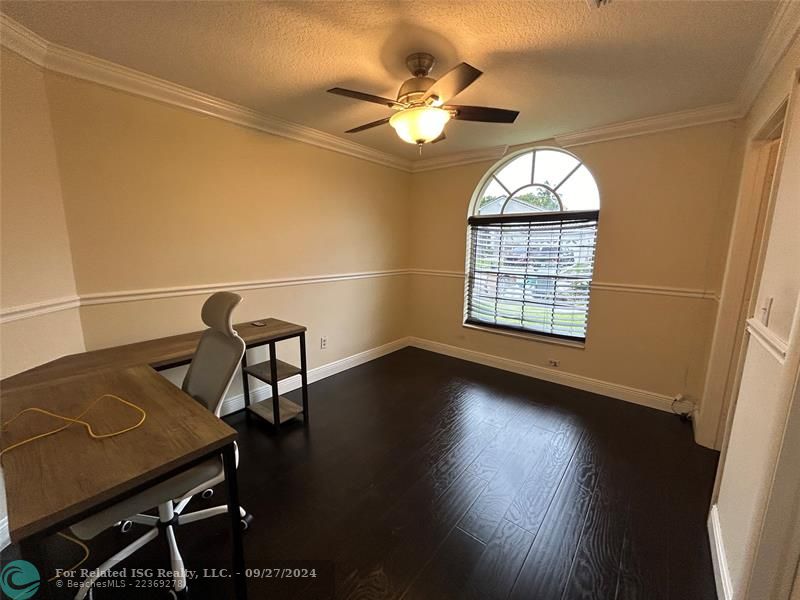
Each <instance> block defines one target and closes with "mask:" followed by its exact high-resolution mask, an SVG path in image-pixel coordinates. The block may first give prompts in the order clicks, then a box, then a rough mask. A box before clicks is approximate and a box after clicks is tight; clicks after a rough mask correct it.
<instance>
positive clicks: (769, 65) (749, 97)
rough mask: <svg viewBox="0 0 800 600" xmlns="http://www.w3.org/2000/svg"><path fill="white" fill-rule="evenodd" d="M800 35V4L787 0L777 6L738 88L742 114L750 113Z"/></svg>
mask: <svg viewBox="0 0 800 600" xmlns="http://www.w3.org/2000/svg"><path fill="white" fill-rule="evenodd" d="M798 33H800V2H797V1H796V0H788V1H784V2H781V3H780V4H778V7H777V8H776V9H775V14H774V15H773V16H772V20H771V21H770V24H769V27H768V28H767V32H766V34H765V35H764V37H763V39H762V41H761V45H760V46H759V49H758V52H757V53H756V56H755V58H754V59H753V62H752V63H750V67H749V68H748V70H747V75H746V76H745V78H744V82H743V83H742V87H741V88H740V89H739V95H738V97H737V100H736V101H737V104H738V105H739V108H740V109H741V111H742V113H743V114H746V113H747V112H749V110H750V107H751V106H752V105H753V102H754V101H755V99H756V97H757V96H758V93H759V92H760V91H761V88H762V87H763V86H764V84H765V83H766V81H767V77H769V75H770V73H772V70H773V69H774V68H775V65H776V64H778V61H779V60H780V59H781V58H783V55H784V54H786V51H787V50H788V49H789V46H790V45H791V43H792V42H793V41H794V39H795V38H796V37H797V35H798Z"/></svg>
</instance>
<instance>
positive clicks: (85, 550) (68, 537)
mask: <svg viewBox="0 0 800 600" xmlns="http://www.w3.org/2000/svg"><path fill="white" fill-rule="evenodd" d="M56 535H60V536H61V537H62V538H64V539H65V540H69V541H70V542H72V543H74V544H78V546H80V547H81V549H82V550H83V558H82V559H80V560H79V561H78V562H76V563H75V564H74V565H72V566H71V567H70V568H69V569H67V570H66V571H62V572H61V575H53V576H52V577H51V578H50V579H48V580H47V583H50V582H53V581H55V580H56V579H60V578H61V577H63V576H64V575H65V574H66V573H71V572H73V571H77V570H78V567H80V566H81V565H82V564H83V563H85V562H86V561H87V559H88V558H89V547H88V546H87V545H86V544H84V543H83V542H82V541H80V540H79V539H77V538H74V537H72V536H71V535H67V534H66V533H61V532H60V531H59V532H58V533H57V534H56Z"/></svg>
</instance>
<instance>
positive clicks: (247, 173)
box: [2, 52, 409, 375]
mask: <svg viewBox="0 0 800 600" xmlns="http://www.w3.org/2000/svg"><path fill="white" fill-rule="evenodd" d="M7 54H8V56H9V57H10V58H9V62H8V65H9V66H7V65H6V63H5V62H4V64H3V67H4V69H3V72H2V79H3V89H4V90H10V89H13V90H15V98H17V97H19V99H20V104H23V100H25V99H27V98H29V97H31V96H35V98H36V100H37V101H41V102H42V103H46V102H47V101H49V104H50V111H49V112H50V114H51V116H52V123H53V125H52V129H51V128H50V121H49V118H48V119H47V128H48V129H47V133H48V136H49V137H48V138H47V141H48V143H49V146H48V148H47V153H43V152H39V151H37V150H36V149H35V148H34V149H31V150H30V155H29V156H26V157H23V158H20V159H18V162H17V163H14V164H11V163H10V162H8V161H6V157H5V155H4V163H3V165H4V169H8V171H9V172H11V171H13V172H14V175H15V179H18V180H20V181H27V180H29V179H36V178H34V177H31V175H32V174H31V173H30V171H31V169H34V168H42V167H41V165H39V162H40V161H44V160H46V166H47V167H48V168H49V169H50V172H51V173H52V177H51V179H52V181H51V183H52V185H51V188H52V189H53V191H54V193H53V195H52V196H51V197H48V198H45V199H46V200H48V201H49V202H50V203H51V204H52V206H48V209H52V210H53V211H55V212H57V216H58V218H59V219H60V221H59V223H60V226H61V231H60V232H57V233H60V235H61V237H60V238H59V237H58V236H57V235H55V234H54V233H52V232H51V231H49V230H48V231H42V235H41V236H36V235H35V233H36V232H37V229H39V228H41V223H40V222H39V220H40V219H41V218H42V217H43V216H44V217H45V218H47V217H49V216H50V215H49V213H47V214H44V215H43V212H44V211H43V210H42V208H41V207H32V208H35V210H30V211H27V212H25V213H24V214H25V215H26V216H27V218H28V219H29V220H28V221H22V220H21V219H20V218H17V219H16V220H13V221H12V220H11V219H8V220H6V219H5V218H4V233H5V230H6V228H8V231H9V236H8V239H7V242H8V246H9V247H10V248H11V249H12V250H13V252H14V253H16V255H18V256H23V257H25V256H29V255H30V256H34V257H36V256H40V257H42V262H43V263H44V264H47V266H48V267H52V266H53V265H55V264H56V258H57V259H61V260H62V261H68V265H69V272H65V271H64V270H63V269H62V268H58V269H53V271H54V272H55V273H56V274H58V275H61V276H63V279H64V280H65V283H64V285H65V286H66V289H62V288H61V287H58V286H56V285H55V283H60V281H59V282H53V285H51V286H50V287H49V288H47V287H42V288H41V292H40V288H39V287H36V288H34V289H29V290H24V289H19V290H18V288H21V287H23V286H24V285H25V284H29V285H33V284H37V285H38V284H39V279H38V278H37V277H38V269H39V268H40V265H38V264H33V265H28V264H25V265H24V266H25V267H26V268H25V269H24V270H23V269H21V268H20V269H17V270H12V269H10V268H8V267H6V263H5V261H6V258H7V254H6V251H5V248H6V246H5V245H4V253H3V259H4V269H3V284H4V291H6V290H5V288H12V286H13V291H18V293H17V296H16V297H15V299H16V300H15V301H16V302H17V303H19V302H21V301H27V302H31V301H35V300H39V299H52V298H55V297H60V296H63V295H65V294H67V293H69V294H72V295H74V294H75V291H76V287H77V291H78V293H79V294H80V295H81V296H83V297H86V296H87V294H89V295H91V294H103V295H105V294H113V293H115V292H120V291H131V290H154V289H155V290H159V291H160V292H162V293H164V294H166V295H168V296H169V295H170V294H173V295H174V297H167V298H161V299H157V300H144V301H137V302H113V303H112V302H109V303H103V304H100V305H91V306H82V307H81V308H80V309H79V312H80V323H79V324H78V331H80V330H81V325H82V332H83V335H84V336H85V340H86V348H88V349H93V348H99V347H104V346H109V345H115V344H121V343H126V342H131V341H135V340H139V339H147V338H152V337H158V336H162V335H169V334H172V333H178V332H182V331H187V330H191V329H198V328H200V327H201V325H202V324H201V323H200V321H199V307H200V305H201V303H202V300H203V299H204V297H205V295H202V294H201V295H193V296H183V295H175V294H174V292H175V291H176V290H175V289H174V288H176V287H182V286H203V285H209V284H211V285H215V284H221V283H223V284H224V283H232V282H252V281H270V280H276V279H287V278H298V277H304V276H316V275H331V274H353V273H364V272H381V271H392V270H396V269H399V268H401V267H403V266H404V265H405V264H406V262H407V256H406V255H407V245H406V244H407V238H408V236H407V225H408V219H407V209H406V205H405V198H406V197H407V194H408V185H409V176H408V174H405V173H402V172H399V171H396V170H392V169H389V168H386V167H382V166H378V165H373V164H371V163H367V162H364V161H361V160H357V159H354V158H350V157H347V156H343V155H341V154H337V153H334V152H330V151H326V150H322V149H318V148H315V147H312V146H308V145H305V144H301V143H297V142H293V141H289V140H286V139H283V138H279V137H275V136H270V135H266V134H264V133H261V132H257V131H254V130H251V129H247V128H244V127H239V126H236V125H233V124H230V123H227V122H224V121H220V120H218V119H213V118H209V117H206V116H203V115H199V114H195V113H192V112H189V111H185V110H182V109H179V108H175V107H171V106H168V105H165V104H161V103H158V102H154V101H150V100H146V99H143V98H140V97H137V96H133V95H129V94H126V93H122V92H118V91H114V90H111V89H109V88H105V87H102V86H99V85H96V84H92V83H88V82H83V81H80V80H77V79H73V78H69V77H64V76H61V75H57V74H54V73H47V74H46V75H45V76H44V78H43V77H42V73H41V72H40V71H38V70H37V69H36V68H35V67H33V66H32V65H30V64H29V63H26V62H24V61H22V60H21V59H19V58H17V57H16V56H15V55H14V54H12V53H10V52H8V53H7ZM25 77H28V78H31V77H36V82H37V84H38V87H37V88H36V90H31V89H27V88H23V87H22V86H19V85H17V83H18V81H21V82H24V81H25V79H24V78H25ZM45 86H46V92H47V93H46V97H45V93H44V92H45ZM37 94H38V95H37ZM6 96H7V94H5V93H4V95H3V105H4V117H5V116H6V111H5V109H6V107H7V106H10V105H11V101H10V100H7V98H6ZM8 96H10V94H8ZM42 114H43V115H44V116H45V117H46V116H47V114H48V110H47V106H46V105H43V107H42ZM4 121H5V119H4ZM7 121H8V122H11V121H13V122H14V130H13V131H10V133H9V137H8V138H7V137H6V129H5V128H4V130H3V136H4V138H3V143H4V145H5V144H8V145H10V143H11V140H12V138H11V136H12V135H14V134H16V132H20V133H19V135H30V131H31V130H34V129H33V128H34V124H31V123H29V122H27V121H24V120H23V119H22V118H21V117H20V116H19V115H18V114H10V113H9V118H8V120H7ZM52 131H54V132H55V140H56V144H55V145H56V147H57V151H58V152H57V158H58V161H56V153H55V151H54V149H53V140H52V137H53V136H52ZM19 146H21V147H24V144H19ZM56 162H57V163H58V167H60V178H59V170H58V168H57V167H56ZM9 179H10V178H4V181H3V183H4V193H3V198H4V202H3V210H4V217H5V211H6V208H7V207H8V209H9V210H15V211H19V212H22V211H23V209H25V208H27V206H26V205H27V203H28V200H27V198H26V197H24V196H23V195H22V193H13V194H7V193H6V184H7V183H8V182H9ZM17 187H19V186H17ZM62 190H63V206H62ZM40 195H43V194H40ZM65 214H66V224H67V225H68V228H69V232H70V236H71V244H72V252H71V253H70V249H69V245H68V242H67V238H66V231H67V227H66V226H65V223H64V219H65ZM12 236H15V237H12ZM5 241H6V240H4V242H5ZM56 243H60V244H61V245H60V246H56ZM42 248H44V251H45V252H51V253H53V254H54V256H55V257H56V258H53V257H50V256H42ZM37 252H38V255H37ZM9 254H10V253H9ZM73 260H74V265H75V268H74V278H73V273H72V263H73ZM18 262H19V261H18ZM62 287H63V286H62ZM234 287H235V286H234ZM405 290H406V285H405V276H404V275H387V276H378V275H376V276H372V277H367V278H363V279H345V280H343V281H335V282H328V283H321V284H313V285H303V286H297V285H288V286H282V287H267V288H264V289H253V290H247V291H244V292H242V295H243V297H244V302H243V304H242V305H241V306H240V308H239V309H238V312H237V315H236V317H237V318H240V319H250V318H253V319H254V318H258V317H263V316H267V315H275V316H278V317H281V318H285V319H289V320H294V321H297V322H300V323H303V324H306V325H307V326H308V327H309V338H310V342H309V362H310V365H311V366H312V367H313V366H318V365H320V364H324V363H329V362H332V361H335V360H338V359H340V358H343V357H346V356H350V355H353V354H357V353H358V352H362V351H364V350H367V349H370V348H374V347H377V346H380V345H382V344H385V343H387V342H389V341H393V340H396V339H398V338H399V337H402V335H403V332H402V328H403V326H404V321H403V316H404V314H405V301H406V295H405ZM7 297H10V296H7V295H5V294H4V296H3V308H4V309H6V308H8V307H9V306H11V305H10V304H7V303H6V298H7ZM68 312H69V313H70V314H72V315H73V317H74V320H75V323H78V320H77V314H78V310H74V311H68ZM66 314H67V311H62V312H57V313H52V314H50V315H47V316H45V317H40V318H38V319H25V320H19V321H14V322H11V323H8V324H7V325H5V326H4V331H3V334H4V335H3V338H4V341H8V342H9V343H11V341H12V340H13V341H14V344H15V346H16V345H17V344H18V343H19V341H20V340H25V338H35V337H36V336H37V334H42V333H44V332H43V331H42V329H43V327H52V326H53V323H54V321H55V320H57V319H59V320H60V319H63V316H65V315H66ZM45 331H47V330H46V329H45ZM53 333H54V332H53V331H52V330H50V331H49V332H48V335H47V340H48V343H49V344H53V343H55V347H54V348H51V349H49V350H48V351H45V350H43V349H41V348H38V349H37V348H36V347H30V345H28V346H25V345H23V346H21V347H15V352H16V353H17V356H20V355H21V354H22V353H24V360H9V358H8V357H5V358H4V362H3V369H4V375H8V374H11V373H13V372H17V371H19V370H22V369H24V368H28V367H30V366H33V365H35V364H39V363H41V362H45V361H46V360H50V359H51V358H53V357H54V356H57V355H60V354H65V353H69V352H75V351H77V350H79V349H78V348H71V347H69V348H64V347H62V346H59V345H58V341H59V340H60V339H61V338H60V335H53ZM60 333H61V332H59V334H60ZM321 335H325V336H327V337H328V348H327V349H326V350H325V351H321V350H319V336H321ZM295 346H296V343H295ZM80 349H81V350H82V349H83V348H82V347H81V348H80ZM286 352H288V354H287V357H288V358H290V359H291V358H292V356H293V354H295V353H296V350H295V349H294V347H287V348H286Z"/></svg>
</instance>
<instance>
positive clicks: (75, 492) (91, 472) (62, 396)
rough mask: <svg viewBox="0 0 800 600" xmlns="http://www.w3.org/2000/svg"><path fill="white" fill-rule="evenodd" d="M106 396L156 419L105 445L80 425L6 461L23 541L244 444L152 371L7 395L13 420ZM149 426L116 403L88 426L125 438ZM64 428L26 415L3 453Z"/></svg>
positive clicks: (67, 411)
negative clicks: (27, 410) (35, 410)
mask: <svg viewBox="0 0 800 600" xmlns="http://www.w3.org/2000/svg"><path fill="white" fill-rule="evenodd" d="M103 394H116V395H117V396H120V397H121V398H124V399H125V400H128V401H129V402H132V403H133V404H135V405H137V406H139V407H141V408H142V409H143V410H144V411H145V412H146V413H147V417H146V419H145V421H144V423H143V424H142V425H141V426H140V427H138V428H137V429H134V430H132V431H129V432H127V433H124V434H122V435H119V436H116V437H110V438H106V439H99V440H97V439H92V438H90V437H89V435H88V433H87V432H86V430H85V428H84V427H82V426H80V425H73V426H71V427H69V428H67V429H65V430H64V431H62V432H60V433H57V434H55V435H52V436H50V437H46V438H42V439H39V440H36V441H34V442H31V443H29V444H26V445H24V446H20V447H19V448H15V449H13V450H10V451H9V452H8V453H7V454H4V455H3V457H2V459H1V460H2V466H3V471H4V475H5V483H6V500H7V505H8V516H9V530H10V533H11V539H12V540H13V541H15V542H16V541H19V540H21V539H23V538H26V537H28V536H30V535H33V534H36V533H40V532H42V531H45V530H47V529H48V528H49V527H52V526H54V525H56V524H62V523H66V522H69V521H70V520H71V519H73V520H74V519H76V518H79V517H82V515H83V513H85V512H86V511H88V510H90V509H92V508H94V507H97V506H99V505H101V504H102V503H104V502H109V501H112V500H115V499H119V498H122V497H124V496H125V494H126V493H127V494H130V493H132V492H133V491H135V490H136V489H137V488H138V487H140V486H142V485H143V484H146V483H148V482H150V481H154V480H155V479H157V478H158V477H160V476H163V475H164V474H166V473H170V472H171V471H174V470H175V469H179V468H180V467H181V466H184V465H188V464H190V463H191V462H193V461H195V460H197V459H199V458H201V457H203V456H207V455H209V454H210V453H212V452H214V451H215V450H219V449H222V448H223V447H224V446H225V445H227V444H229V443H230V442H231V441H233V440H234V439H235V438H236V431H235V430H234V429H232V428H231V427H230V426H228V425H227V424H226V423H225V422H223V421H222V420H220V419H217V418H216V417H215V416H214V415H213V414H211V413H209V412H208V410H206V408H205V407H203V406H201V405H200V404H199V403H198V402H196V401H195V400H193V399H192V398H191V397H190V396H188V395H187V394H185V393H183V392H182V391H181V390H180V389H178V388H177V387H175V386H174V385H172V384H171V383H170V382H169V381H167V380H166V379H164V378H163V377H162V376H161V375H159V374H158V373H156V372H155V371H154V370H153V369H152V368H150V367H148V366H136V367H127V368H121V369H119V368H109V369H100V370H95V371H92V372H91V373H88V374H80V375H74V376H72V377H68V378H63V379H60V380H56V381H46V382H43V383H39V384H36V385H29V386H25V387H20V388H17V389H15V390H10V391H4V392H3V394H2V408H3V418H4V419H5V420H7V419H9V418H11V417H12V416H14V415H15V414H17V413H18V412H19V411H20V410H23V409H25V408H29V407H32V406H39V407H45V406H46V407H47V408H49V409H50V410H52V411H53V412H57V413H59V414H63V415H68V416H75V415H78V414H79V413H80V412H81V411H82V410H83V409H84V408H86V406H87V405H88V404H89V403H91V402H92V401H93V400H94V399H96V398H98V397H99V396H102V395H103ZM139 418H140V415H139V413H137V412H136V411H135V410H133V409H132V408H130V407H128V406H125V405H124V404H121V403H120V402H118V401H115V400H113V399H109V398H106V399H104V400H102V401H101V402H99V403H98V404H97V405H96V406H95V407H94V408H93V409H92V410H91V411H90V412H89V413H87V415H86V416H85V417H84V419H85V420H86V421H88V422H89V423H91V424H92V427H93V429H94V430H95V432H96V433H104V432H105V433H108V432H111V431H118V430H120V429H123V428H125V427H128V426H130V425H132V424H134V423H136V422H137V421H138V419H139ZM59 423H60V421H58V420H56V419H53V418H52V417H48V416H45V415H41V414H33V413H28V414H25V415H23V416H21V417H20V418H19V419H17V420H16V421H14V422H13V423H12V424H11V425H9V427H8V430H7V431H6V432H4V433H3V447H8V446H10V445H11V444H13V443H15V442H17V441H19V440H22V439H25V438H28V437H30V436H32V435H36V434H37V433H42V432H45V431H49V430H50V429H53V428H55V427H57V426H58V424H59Z"/></svg>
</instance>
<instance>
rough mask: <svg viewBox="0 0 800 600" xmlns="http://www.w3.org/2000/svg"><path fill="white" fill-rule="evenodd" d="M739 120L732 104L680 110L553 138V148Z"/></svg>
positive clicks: (738, 112) (736, 106) (736, 108)
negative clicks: (554, 146) (554, 144)
mask: <svg viewBox="0 0 800 600" xmlns="http://www.w3.org/2000/svg"><path fill="white" fill-rule="evenodd" d="M742 116H743V114H742V111H741V110H740V109H739V106H738V105H737V104H736V103H734V102H728V103H725V104H714V105H712V106H704V107H701V108H693V109H690V110H682V111H678V112H673V113H667V114H664V115H656V116H653V117H644V118H642V119H633V120H631V121H622V122H620V123H614V124H612V125H606V126H603V127H592V128H591V129H583V130H581V131H576V132H574V133H567V134H563V135H557V136H555V138H554V139H555V141H556V144H558V145H559V146H561V147H562V148H569V147H572V146H581V145H583V144H593V143H596V142H607V141H609V140H616V139H620V138H628V137H635V136H638V135H645V134H650V133H657V132H659V131H669V130H670V129H681V128H684V127H694V126H695V125H707V124H709V123H718V122H720V121H732V120H735V119H739V118H741V117H742Z"/></svg>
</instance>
